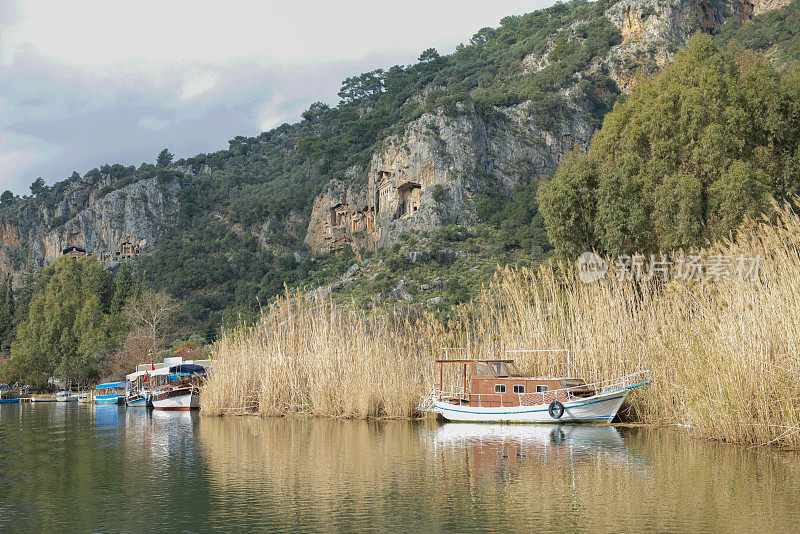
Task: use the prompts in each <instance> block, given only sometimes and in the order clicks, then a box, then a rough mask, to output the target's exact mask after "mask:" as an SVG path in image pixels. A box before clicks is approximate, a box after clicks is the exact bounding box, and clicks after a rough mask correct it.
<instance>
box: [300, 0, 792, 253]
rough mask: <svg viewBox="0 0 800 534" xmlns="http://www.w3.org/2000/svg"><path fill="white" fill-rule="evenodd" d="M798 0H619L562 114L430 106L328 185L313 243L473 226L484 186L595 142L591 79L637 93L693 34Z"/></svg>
mask: <svg viewBox="0 0 800 534" xmlns="http://www.w3.org/2000/svg"><path fill="white" fill-rule="evenodd" d="M790 1H791V0H752V1H751V0H677V1H664V0H621V1H619V2H616V3H614V4H612V5H611V6H610V7H609V8H608V9H606V11H605V13H604V16H605V18H606V19H607V20H608V21H609V22H610V23H611V24H612V25H613V26H614V27H615V28H616V29H617V30H618V31H619V33H620V40H619V44H617V45H616V46H613V47H612V48H611V49H610V51H609V52H608V54H607V55H606V56H605V57H603V58H602V59H600V60H598V61H594V62H593V63H592V64H590V65H589V66H588V68H587V69H586V70H585V71H584V72H577V73H575V77H574V85H573V86H572V88H566V89H562V90H561V92H560V96H561V97H562V99H563V101H564V105H563V106H562V107H561V111H560V112H558V114H557V115H556V116H553V115H552V114H547V115H545V114H543V113H542V112H541V111H536V110H535V109H534V108H533V107H532V106H531V105H530V104H529V103H523V104H521V105H516V106H513V107H507V108H502V107H496V108H494V110H493V111H494V113H493V115H492V116H491V117H488V118H487V117H486V114H485V113H483V114H479V113H476V110H475V108H474V107H473V106H471V105H468V104H461V105H459V107H458V113H457V114H455V115H454V116H450V115H446V114H445V113H444V112H442V111H438V112H437V113H426V114H424V115H423V116H422V117H420V118H419V119H417V120H415V121H413V122H411V123H410V124H409V125H408V126H407V127H406V128H405V132H404V133H403V134H402V135H394V136H390V137H389V138H387V139H386V140H385V141H384V143H383V146H382V147H381V148H380V149H379V150H378V151H377V152H376V153H375V154H374V156H373V157H372V161H371V163H370V165H369V167H368V168H366V169H360V168H352V169H350V170H349V172H348V173H347V176H348V180H347V181H345V182H343V181H333V182H331V183H330V184H329V186H328V187H327V189H326V190H325V191H324V192H323V193H322V194H320V195H319V196H318V197H317V198H316V200H315V202H314V207H313V210H312V214H311V219H310V222H309V226H308V231H307V233H306V239H305V241H306V243H307V244H308V246H309V247H310V248H311V250H312V251H313V252H315V253H318V252H334V253H337V252H339V251H342V250H343V249H344V248H345V247H346V246H351V247H353V248H354V249H356V250H358V249H362V248H365V249H374V248H378V247H384V246H386V245H390V244H392V243H395V242H397V239H398V236H399V235H400V234H401V233H403V232H406V231H408V230H430V229H434V228H437V227H440V226H442V225H443V224H451V223H469V222H471V221H473V220H474V216H475V215H474V214H475V201H476V200H477V199H478V198H479V197H480V195H481V193H482V192H485V191H487V190H491V189H492V188H506V189H508V188H510V187H511V186H513V185H514V184H516V183H517V182H518V181H519V180H520V178H522V177H534V178H538V177H541V176H544V175H546V174H547V173H549V172H551V171H552V170H553V169H555V168H556V166H557V165H558V162H559V160H560V158H561V157H562V156H563V155H564V154H565V153H566V152H568V151H570V150H575V149H579V150H586V149H587V148H588V146H589V143H590V141H591V137H592V135H593V133H594V131H595V130H596V128H597V126H598V125H597V124H596V122H594V121H592V120H591V119H590V113H589V110H588V109H587V108H586V104H585V103H583V101H582V100H581V99H580V98H579V96H580V95H579V94H578V84H579V82H580V80H581V79H582V78H583V77H584V76H589V75H593V74H597V73H602V74H604V75H607V76H609V77H610V78H611V79H612V80H613V81H614V82H615V83H616V85H617V86H618V88H619V90H620V91H621V92H628V91H630V89H631V87H632V85H633V83H634V82H635V80H636V77H637V76H639V75H643V74H644V75H646V74H648V73H650V72H653V71H655V70H656V69H658V68H660V67H662V66H663V65H665V64H666V63H667V62H669V61H670V59H671V58H672V57H673V56H674V54H675V53H676V52H677V50H678V49H679V48H680V47H682V46H684V45H685V44H686V42H687V41H688V39H689V37H690V36H691V35H692V34H693V33H694V32H696V31H704V32H708V33H716V32H718V31H719V30H720V28H721V26H722V24H724V23H725V22H726V21H727V20H729V19H731V18H734V19H735V21H736V23H738V24H745V23H746V22H747V21H749V20H750V19H751V18H752V17H754V16H756V15H758V14H761V13H764V12H767V11H771V10H773V9H777V8H779V7H781V6H783V5H786V4H788V3H790ZM586 22H588V21H583V20H579V21H575V22H573V23H571V24H570V25H569V26H566V27H564V28H561V29H560V30H558V31H557V32H556V33H554V34H553V36H552V38H551V39H550V42H549V46H548V47H546V49H545V51H544V52H541V51H540V52H539V53H537V54H530V55H528V56H526V57H525V58H524V59H523V60H522V68H523V70H524V72H526V73H531V72H538V71H540V70H542V69H544V68H545V67H547V66H548V65H549V64H550V62H551V58H552V57H553V54H552V52H553V50H554V48H555V47H556V46H557V43H558V42H559V41H560V42H562V43H563V42H568V43H569V42H580V41H581V39H582V38H583V36H582V35H581V31H582V30H581V29H582V27H583V25H584V24H585V23H586ZM562 33H563V34H564V35H562V36H559V34H562ZM564 37H566V39H565V38H564Z"/></svg>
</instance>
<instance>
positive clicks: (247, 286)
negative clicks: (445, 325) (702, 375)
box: [0, 0, 798, 329]
mask: <svg viewBox="0 0 800 534" xmlns="http://www.w3.org/2000/svg"><path fill="white" fill-rule="evenodd" d="M788 3H789V2H787V1H785V0H772V1H763V2H759V1H756V2H748V1H740V0H735V1H733V0H700V1H698V0H678V1H674V0H673V1H670V2H663V1H658V0H621V1H619V2H613V1H611V0H599V1H597V2H593V3H588V2H581V1H578V2H571V3H567V4H557V5H555V6H553V7H551V8H548V9H544V10H541V11H537V12H534V13H530V14H527V15H522V16H515V17H507V18H505V19H503V21H501V25H500V26H499V27H498V28H494V29H493V28H484V29H482V30H481V31H479V32H478V33H477V34H476V35H475V36H473V37H472V39H471V40H470V42H469V43H466V44H464V45H460V46H459V47H458V48H457V49H456V51H455V52H454V53H453V54H451V55H448V56H440V55H439V54H438V53H437V52H436V51H435V50H432V49H431V50H426V51H425V52H423V53H422V55H421V56H420V60H419V62H418V63H416V64H414V65H409V66H395V67H392V68H391V69H388V70H386V71H382V70H376V71H371V72H367V73H364V74H361V75H358V76H353V77H351V78H348V79H346V80H345V81H344V82H343V84H342V90H341V92H340V97H341V102H340V104H339V105H338V106H336V107H333V108H331V107H329V106H327V105H325V104H321V103H316V104H314V105H312V106H311V107H310V108H309V109H308V110H307V111H306V112H305V113H304V114H303V120H301V121H300V122H297V123H295V124H291V125H290V124H284V125H282V126H280V127H278V128H276V129H274V130H271V131H269V132H264V133H262V134H260V135H258V136H256V137H237V138H235V139H233V140H231V141H230V144H229V147H228V149H227V150H221V151H218V152H215V153H211V154H201V155H198V156H195V157H193V158H189V159H186V160H180V161H176V162H170V161H169V158H166V159H165V160H164V161H160V166H158V167H154V166H152V165H142V166H141V167H139V168H133V167H124V166H121V165H113V166H108V165H106V166H103V167H101V168H99V169H97V170H94V171H91V172H89V173H87V174H86V175H85V176H83V177H80V176H76V175H73V177H71V178H70V179H68V180H66V181H64V182H59V183H58V184H56V185H55V186H53V187H52V188H45V189H46V190H45V191H38V194H37V196H36V197H35V198H28V199H17V200H13V199H12V200H11V202H7V201H8V199H6V203H5V206H4V207H0V221H2V229H3V232H2V235H0V266H1V267H2V268H3V269H4V270H5V271H8V270H11V271H12V272H14V273H15V274H16V275H17V278H19V276H20V274H21V273H22V272H23V271H35V270H36V269H38V268H39V267H40V266H41V265H42V264H43V263H47V262H49V261H51V260H52V259H53V257H54V255H57V254H58V253H60V251H61V250H63V249H64V248H66V247H68V246H69V245H76V246H81V247H82V248H85V249H86V250H87V252H88V253H94V254H95V255H98V256H101V255H102V254H103V253H104V252H106V253H109V252H110V253H111V254H112V256H111V257H107V258H106V260H107V261H106V264H107V265H109V266H111V267H113V266H115V265H116V264H117V263H118V262H117V260H118V259H119V258H118V257H116V256H115V255H114V253H115V251H116V250H118V249H119V247H120V246H122V245H123V244H124V243H126V242H131V243H132V244H138V245H139V251H140V252H141V256H139V257H138V260H137V271H138V273H139V276H141V277H143V278H144V279H145V280H147V281H148V283H150V284H151V285H152V286H154V287H155V288H161V289H166V290H168V291H169V292H170V293H172V294H173V295H175V296H176V297H178V298H180V299H181V301H182V302H183V303H184V307H183V319H184V321H186V322H187V323H188V324H190V325H193V326H194V327H195V328H197V329H201V328H205V326H204V325H209V326H210V327H213V326H214V325H216V324H218V323H219V322H220V321H221V320H222V319H223V317H225V316H229V317H232V316H236V314H238V313H240V312H245V313H249V312H253V311H254V310H257V307H258V303H259V302H266V301H268V300H269V299H271V298H272V297H273V296H274V295H275V294H276V293H277V292H280V291H282V289H283V287H284V284H286V285H299V284H305V285H310V286H316V285H326V284H329V283H331V282H334V281H336V280H338V279H339V277H340V276H341V275H342V274H343V273H344V271H345V269H347V267H348V265H349V264H350V263H351V262H352V261H353V259H357V258H365V257H366V256H369V255H370V254H373V251H374V250H376V249H380V248H382V247H383V248H385V247H390V248H391V247H394V246H395V245H397V244H400V246H401V247H402V251H403V252H402V253H403V254H405V253H406V251H408V252H409V253H411V252H414V250H412V249H413V246H410V245H408V239H409V236H413V235H414V233H420V232H428V233H429V234H430V235H436V233H437V232H439V231H440V230H441V229H442V228H444V229H445V231H447V228H448V227H449V226H450V225H453V224H460V225H466V226H475V225H477V227H478V228H479V229H478V230H476V231H475V232H473V234H474V236H475V237H472V238H470V239H473V241H471V242H470V243H471V244H470V246H471V247H473V248H474V247H483V249H486V250H495V251H497V252H501V251H502V254H500V255H499V257H498V259H499V260H501V261H507V260H509V259H510V260H513V259H514V258H526V260H525V261H528V260H530V261H534V260H535V258H537V257H541V254H543V253H545V252H546V251H547V250H548V249H549V244H548V243H547V241H546V239H544V237H543V235H544V231H543V223H542V218H541V216H539V215H538V209H537V206H536V204H535V201H534V200H533V199H535V188H536V183H537V180H538V179H539V178H540V177H542V176H547V175H548V174H549V173H551V172H552V171H553V170H554V169H555V168H556V166H557V165H558V163H559V161H560V160H561V158H562V156H563V155H564V154H565V153H567V152H568V151H571V150H573V149H579V150H586V149H587V148H588V146H589V143H590V140H591V138H592V135H593V134H594V132H595V131H596V130H597V129H598V128H599V126H600V124H601V122H602V118H603V116H604V115H605V113H607V112H608V111H609V110H610V109H611V107H612V106H613V104H614V102H615V101H616V100H617V99H618V98H619V97H620V95H624V93H625V92H627V91H629V90H630V88H631V87H632V84H634V83H635V79H636V76H638V75H646V74H648V73H652V72H655V71H656V70H657V69H659V68H660V67H661V66H663V65H666V64H667V63H668V62H669V61H670V59H671V58H672V57H673V55H674V54H675V53H676V52H677V51H678V50H679V49H680V48H681V47H683V46H684V45H685V43H686V42H687V39H688V38H689V36H690V35H691V34H692V33H693V32H695V31H704V32H707V33H715V34H719V35H720V39H725V40H727V41H730V40H736V39H738V38H739V37H740V36H741V38H742V41H743V43H745V45H747V46H755V47H758V48H761V49H769V50H770V51H771V53H773V55H774V56H775V57H778V58H783V57H791V54H796V51H797V47H795V46H794V45H793V42H794V41H793V40H792V39H794V38H795V37H793V36H794V35H795V33H793V32H794V30H793V26H792V21H794V20H796V19H794V18H792V17H794V16H795V15H794V14H793V13H796V11H797V5H798V2H794V3H791V5H788V6H787V7H786V8H784V9H781V10H780V11H779V12H776V13H773V14H768V15H767V16H766V17H763V16H762V17H761V18H760V19H758V20H756V21H754V22H751V23H749V24H746V23H747V21H749V20H750V19H751V18H753V17H754V16H756V15H759V14H760V13H766V12H769V11H771V10H774V9H776V8H779V7H781V6H783V5H785V4H788ZM786 13H788V14H786ZM769 17H775V18H774V22H764V21H766V20H767V19H769ZM769 20H773V19H769ZM759 24H760V25H761V26H758V27H759V28H765V27H767V26H769V27H770V28H772V29H774V31H772V32H771V33H770V34H769V35H767V37H766V38H765V39H761V38H756V36H757V35H761V32H755V33H754V30H751V29H750V28H755V27H756V25H759ZM773 26H775V28H773ZM779 26H780V28H777V27H779ZM759 39H760V40H759ZM755 41H758V42H755ZM748 43H749V44H748ZM159 159H161V158H159ZM145 183H146V184H150V185H140V184H145ZM137 187H138V188H139V189H136V188H137ZM112 190H113V191H115V192H116V194H117V195H118V196H120V197H122V196H124V197H125V200H124V201H123V200H119V201H115V202H109V201H106V204H102V200H100V199H103V198H105V197H106V196H108V197H111V195H113V194H115V193H114V192H111V191H112ZM148 192H149V193H148ZM143 193H144V197H142V194H143ZM148 195H149V196H148ZM159 195H160V196H159ZM161 207H163V209H162V208H161ZM129 214H130V218H129ZM115 216H116V219H115ZM471 232H472V231H471ZM142 239H144V241H145V242H141V240H142ZM420 242H421V243H428V238H422V239H420ZM426 246H427V245H426ZM432 246H433V245H432ZM442 246H444V248H447V247H448V246H449V245H442ZM434 248H435V247H434ZM451 248H452V247H451ZM309 253H310V254H313V255H314V257H312V256H310V255H309ZM398 254H399V252H398ZM421 257H436V255H435V254H434V255H425V254H423V255H422V256H421ZM471 257H476V258H477V257H480V258H482V259H481V261H482V262H485V261H486V256H484V255H482V254H477V255H473V256H471ZM386 260H387V261H386V262H385V263H388V260H389V258H388V257H387V258H386ZM376 261H377V260H376ZM459 261H465V262H467V263H465V264H463V265H462V264H459V265H460V267H459V268H461V269H465V270H469V269H471V268H472V267H471V266H470V265H469V264H468V263H469V260H465V259H464V258H461V259H460V260H459ZM401 263H402V262H401ZM392 265H395V267H397V268H398V269H403V268H405V267H403V265H401V264H399V263H397V262H392ZM384 274H385V276H386V277H387V281H386V282H385V283H383V286H385V288H391V287H392V286H393V285H394V281H395V280H396V279H399V278H401V277H402V275H401V274H398V273H392V272H391V269H389V270H388V271H386V272H385V273H384ZM392 277H394V278H393V279H392ZM432 278H435V276H432ZM475 282H476V281H475V280H470V281H469V283H475ZM385 288H384V289H385ZM453 295H456V297H453V296H452V295H445V296H447V297H448V298H449V299H451V300H458V298H464V297H465V295H464V294H461V293H459V292H457V291H454V292H453ZM458 295H461V296H460V297H458ZM466 296H467V297H468V295H466ZM457 297H458V298H457Z"/></svg>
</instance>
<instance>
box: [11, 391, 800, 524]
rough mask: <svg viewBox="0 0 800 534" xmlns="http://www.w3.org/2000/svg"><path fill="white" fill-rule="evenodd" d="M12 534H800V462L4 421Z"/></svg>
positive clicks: (496, 437)
mask: <svg viewBox="0 0 800 534" xmlns="http://www.w3.org/2000/svg"><path fill="white" fill-rule="evenodd" d="M0 444H2V446H1V447H0V477H2V480H0V531H3V532H42V531H48V532H55V531H58V532H87V531H93V532H133V531H154V530H158V531H166V532H202V531H209V530H219V531H225V532H230V531H286V530H292V531H383V532H385V531H392V532H398V531H406V532H419V531H443V532H470V531H480V532H508V531H512V530H518V531H533V530H535V531H540V532H613V531H627V532H635V531H639V532H645V531H649V532H702V531H708V532H712V531H713V532H720V531H731V530H739V531H760V532H764V531H774V532H786V531H794V532H797V531H800V461H799V460H800V455H798V454H796V453H788V452H776V451H770V450H766V449H748V448H745V447H740V446H735V445H726V444H722V443H713V442H708V441H704V440H697V439H692V438H690V437H688V436H687V435H686V434H685V433H682V432H679V431H668V430H652V429H643V428H618V429H617V428H614V427H583V426H563V425H562V426H550V425H548V426H523V425H508V426H504V425H470V424H457V423H447V424H440V423H436V422H432V421H431V422H425V423H411V422H405V421H388V422H386V421H383V422H367V421H350V420H333V419H311V418H266V419H264V418H224V419H221V418H209V417H202V416H200V415H199V414H197V413H187V412H183V413H172V412H153V411H146V410H144V409H127V410H126V409H125V408H124V407H117V406H90V405H78V404H56V403H47V404H41V403H40V404H33V405H2V406H0Z"/></svg>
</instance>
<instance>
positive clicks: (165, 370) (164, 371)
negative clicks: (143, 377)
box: [147, 367, 169, 376]
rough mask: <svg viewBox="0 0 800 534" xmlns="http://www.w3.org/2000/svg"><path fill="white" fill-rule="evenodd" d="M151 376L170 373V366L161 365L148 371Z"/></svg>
mask: <svg viewBox="0 0 800 534" xmlns="http://www.w3.org/2000/svg"><path fill="white" fill-rule="evenodd" d="M147 374H149V375H150V376H164V375H168V374H169V367H159V368H158V369H156V370H155V371H148V372H147Z"/></svg>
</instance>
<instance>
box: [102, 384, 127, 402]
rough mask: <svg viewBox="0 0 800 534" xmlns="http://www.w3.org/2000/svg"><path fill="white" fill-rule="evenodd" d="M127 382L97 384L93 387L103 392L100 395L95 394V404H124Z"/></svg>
mask: <svg viewBox="0 0 800 534" xmlns="http://www.w3.org/2000/svg"><path fill="white" fill-rule="evenodd" d="M126 385H127V382H124V381H123V382H106V383H104V384H98V385H97V387H96V388H95V389H97V391H98V392H103V394H102V395H95V396H94V402H95V404H125V387H126Z"/></svg>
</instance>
